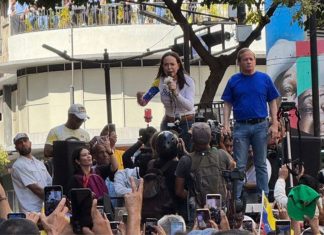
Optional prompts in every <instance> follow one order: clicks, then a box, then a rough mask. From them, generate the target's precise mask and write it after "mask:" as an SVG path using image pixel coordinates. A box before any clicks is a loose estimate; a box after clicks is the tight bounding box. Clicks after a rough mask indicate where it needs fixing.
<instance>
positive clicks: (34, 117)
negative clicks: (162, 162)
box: [0, 66, 265, 148]
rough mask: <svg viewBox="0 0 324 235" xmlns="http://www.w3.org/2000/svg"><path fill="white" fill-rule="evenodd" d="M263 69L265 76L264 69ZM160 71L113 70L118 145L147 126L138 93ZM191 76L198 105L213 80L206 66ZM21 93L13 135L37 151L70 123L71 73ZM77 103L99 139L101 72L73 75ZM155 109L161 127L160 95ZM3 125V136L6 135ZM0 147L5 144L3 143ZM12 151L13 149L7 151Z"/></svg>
mask: <svg viewBox="0 0 324 235" xmlns="http://www.w3.org/2000/svg"><path fill="white" fill-rule="evenodd" d="M258 69H259V70H262V71H264V70H265V66H260V67H259V68H258ZM157 70H158V67H157V66H152V67H124V68H115V67H114V68H111V71H110V77H111V91H112V96H111V98H112V119H113V123H115V124H116V127H117V134H118V138H119V141H118V143H119V144H122V145H124V144H130V143H132V142H135V140H136V138H137V137H138V129H139V128H141V127H145V126H146V123H145V122H144V118H143V117H144V107H141V106H139V105H138V104H137V102H136V92H137V91H145V90H147V89H148V88H149V87H150V84H151V82H152V81H153V79H154V77H155V75H156V72H157ZM235 72H237V68H236V67H235V66H232V67H230V68H229V69H228V70H227V72H226V74H225V76H224V77H225V79H224V81H222V82H221V84H220V87H219V89H218V91H217V94H216V97H215V100H220V96H221V94H222V92H223V89H224V86H225V84H226V81H227V78H229V77H230V76H231V75H232V74H233V73H235ZM191 75H192V77H193V78H194V80H195V86H196V97H195V102H196V103H199V100H200V97H201V94H202V92H203V90H204V82H205V80H206V78H207V77H208V75H209V69H208V67H206V66H200V67H198V66H192V67H191ZM17 81H18V82H17V86H18V88H17V90H16V91H15V92H13V93H12V104H13V108H12V111H13V114H12V118H13V124H12V125H13V130H12V132H13V133H12V134H13V136H14V134H15V133H17V132H18V131H19V132H27V133H29V134H30V138H31V140H32V142H33V146H34V148H42V147H43V145H44V142H45V139H46V136H47V133H48V131H49V130H50V128H52V127H54V126H57V125H60V124H63V123H65V122H66V119H67V110H68V108H69V105H70V93H69V89H70V85H71V71H65V72H64V71H59V72H50V73H40V74H30V75H26V76H22V77H19V78H18V79H17ZM74 86H75V102H76V103H83V104H84V105H85V107H86V109H87V113H88V115H89V116H90V119H89V120H87V121H86V122H85V124H84V128H85V129H87V130H88V131H89V132H90V134H91V136H94V135H98V134H99V132H100V130H101V129H102V127H103V126H104V125H105V124H106V123H107V114H106V94H105V83H104V72H103V69H85V70H76V71H75V73H74ZM145 108H151V109H152V114H153V120H152V123H150V125H152V126H155V127H156V128H159V125H160V122H161V119H162V117H163V114H164V108H163V106H162V104H161V102H160V96H159V95H157V96H156V97H154V98H153V100H152V101H151V102H150V103H149V104H148V105H147V106H146V107H145ZM3 128H4V127H3V125H2V124H1V122H0V133H1V134H2V133H3ZM0 144H5V143H3V142H2V140H1V142H0ZM6 147H7V148H8V147H9V148H13V146H10V145H9V146H8V145H7V146H6Z"/></svg>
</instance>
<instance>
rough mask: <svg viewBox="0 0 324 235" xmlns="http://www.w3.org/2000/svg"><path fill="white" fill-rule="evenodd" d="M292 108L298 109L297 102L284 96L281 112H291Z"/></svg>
mask: <svg viewBox="0 0 324 235" xmlns="http://www.w3.org/2000/svg"><path fill="white" fill-rule="evenodd" d="M292 109H296V103H295V102H293V101H288V98H287V97H282V98H281V104H280V107H279V110H280V111H281V112H289V111H290V110H292Z"/></svg>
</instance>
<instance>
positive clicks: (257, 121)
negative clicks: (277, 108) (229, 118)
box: [236, 118, 267, 125]
mask: <svg viewBox="0 0 324 235" xmlns="http://www.w3.org/2000/svg"><path fill="white" fill-rule="evenodd" d="M265 120H267V119H266V118H251V119H247V120H236V122H238V123H243V124H252V125H253V124H257V123H260V122H264V121H265Z"/></svg>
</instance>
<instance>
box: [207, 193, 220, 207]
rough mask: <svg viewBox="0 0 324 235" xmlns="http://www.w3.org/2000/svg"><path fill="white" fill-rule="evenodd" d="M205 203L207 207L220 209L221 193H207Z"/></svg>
mask: <svg viewBox="0 0 324 235" xmlns="http://www.w3.org/2000/svg"><path fill="white" fill-rule="evenodd" d="M206 204H207V206H208V208H215V209H221V208H222V195H221V194H207V195H206Z"/></svg>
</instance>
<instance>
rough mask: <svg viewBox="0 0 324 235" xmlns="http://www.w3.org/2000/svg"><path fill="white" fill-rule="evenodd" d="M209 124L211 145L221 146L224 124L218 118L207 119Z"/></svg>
mask: <svg viewBox="0 0 324 235" xmlns="http://www.w3.org/2000/svg"><path fill="white" fill-rule="evenodd" d="M207 123H208V125H209V126H210V129H211V141H210V145H211V146H219V145H220V141H221V135H222V127H223V125H222V124H221V123H220V122H219V121H217V120H211V119H208V120H207Z"/></svg>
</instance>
